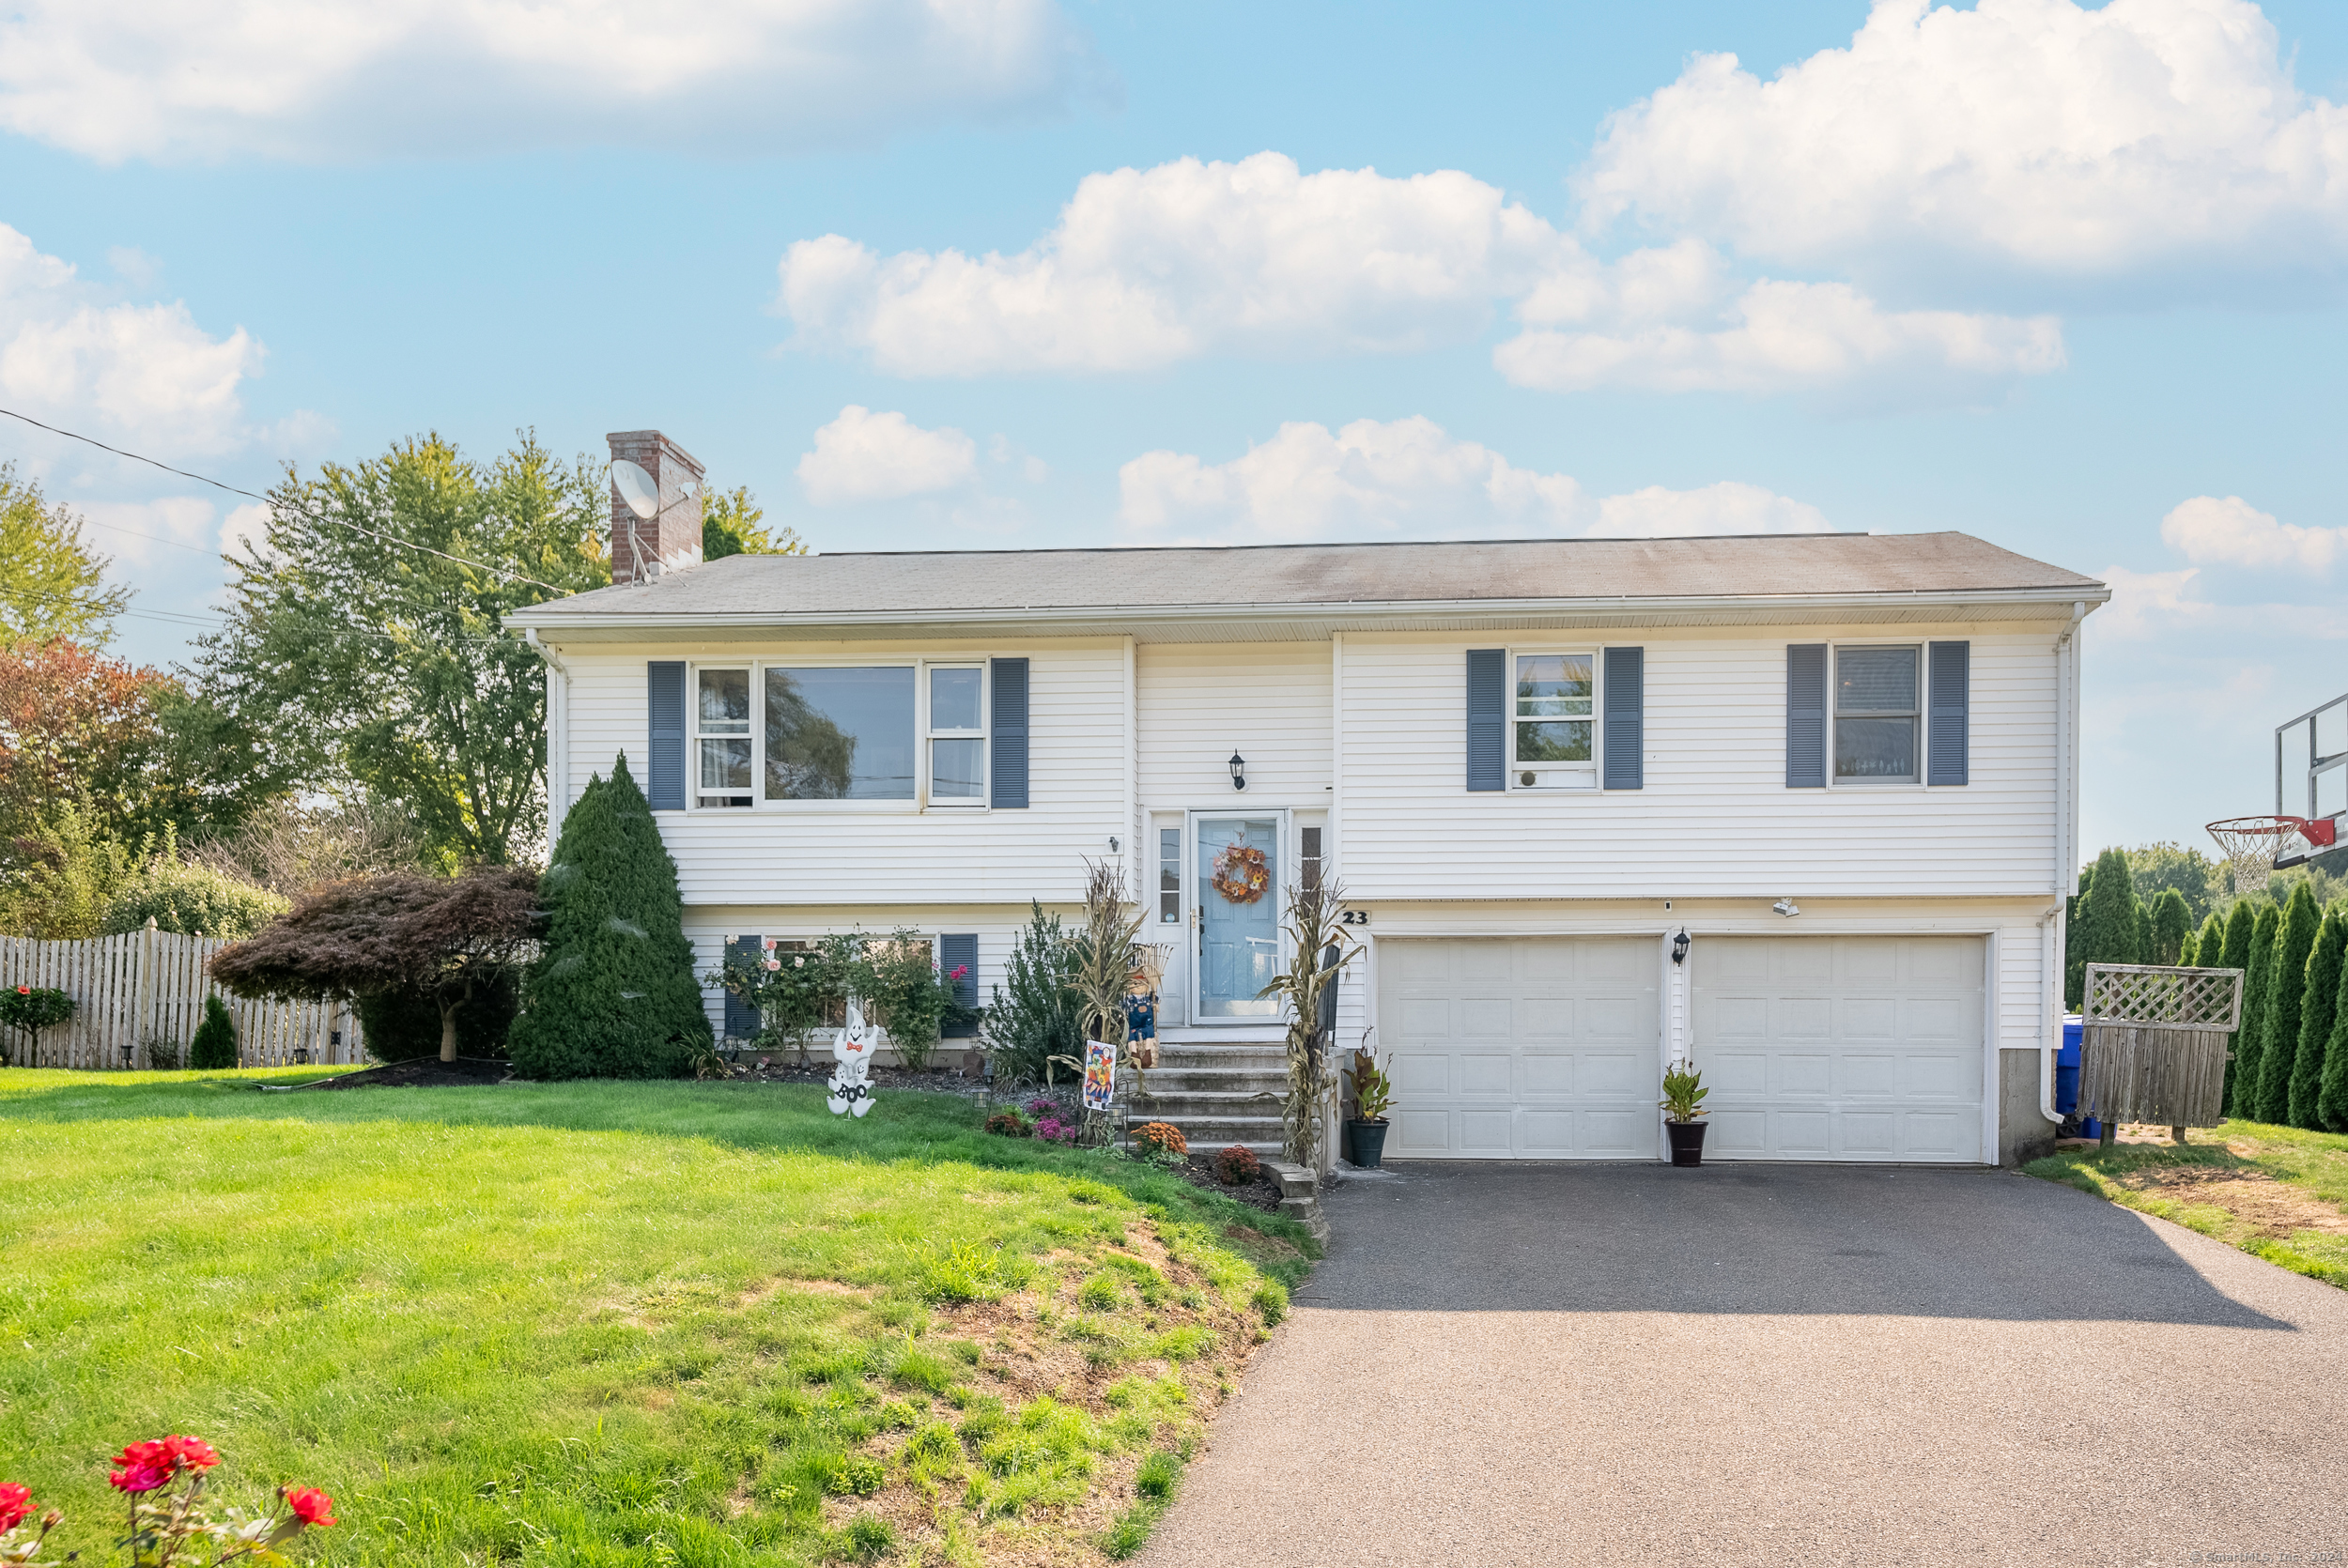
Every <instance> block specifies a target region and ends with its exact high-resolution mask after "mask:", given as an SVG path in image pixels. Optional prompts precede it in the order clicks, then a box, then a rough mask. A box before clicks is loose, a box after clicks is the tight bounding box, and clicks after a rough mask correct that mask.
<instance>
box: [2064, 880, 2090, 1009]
mask: <svg viewBox="0 0 2348 1568" xmlns="http://www.w3.org/2000/svg"><path fill="white" fill-rule="evenodd" d="M2094 886H2095V868H2094V867H2093V866H2089V867H2086V868H2084V869H2081V870H2080V872H2079V890H2078V892H2076V893H2074V894H2072V895H2071V897H2070V899H2068V901H2067V902H2066V903H2065V904H2064V906H2063V911H2062V1007H2063V1010H2064V1011H2065V1012H2074V1013H2075V1012H2077V1011H2078V1010H2079V996H2080V993H2081V991H2082V990H2083V988H2084V983H2085V979H2086V976H2087V924H2086V922H2085V921H2084V920H2082V919H2081V918H2080V912H2081V911H2082V910H2084V909H2086V907H2087V895H2088V894H2089V893H2090V892H2092V891H2093V889H2094Z"/></svg>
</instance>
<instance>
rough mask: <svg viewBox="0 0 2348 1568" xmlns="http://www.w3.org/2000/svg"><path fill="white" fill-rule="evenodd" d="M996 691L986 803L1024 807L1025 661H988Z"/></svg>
mask: <svg viewBox="0 0 2348 1568" xmlns="http://www.w3.org/2000/svg"><path fill="white" fill-rule="evenodd" d="M987 663H988V666H989V668H990V669H991V671H992V673H991V675H990V677H989V684H992V685H993V687H994V688H995V733H994V735H993V737H992V741H993V745H994V748H995V767H994V779H995V787H994V789H993V791H992V792H990V793H989V796H988V799H989V801H990V802H991V803H992V804H993V805H994V806H995V807H996V809H998V810H1000V809H1003V808H1005V807H1009V808H1011V809H1012V810H1017V811H1024V810H1026V809H1027V660H1025V659H990V660H988V661H987Z"/></svg>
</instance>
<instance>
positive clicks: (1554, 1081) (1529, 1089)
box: [1517, 1052, 1573, 1099]
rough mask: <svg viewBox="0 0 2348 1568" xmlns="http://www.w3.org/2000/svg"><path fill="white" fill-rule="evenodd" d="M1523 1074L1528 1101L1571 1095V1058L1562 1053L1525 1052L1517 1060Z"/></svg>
mask: <svg viewBox="0 0 2348 1568" xmlns="http://www.w3.org/2000/svg"><path fill="white" fill-rule="evenodd" d="M1517 1061H1518V1063H1519V1065H1520V1066H1521V1067H1522V1068H1523V1072H1524V1093H1525V1095H1526V1097H1527V1098H1528V1099H1537V1098H1540V1097H1544V1096H1550V1095H1556V1096H1565V1095H1570V1094H1572V1093H1573V1058H1572V1057H1571V1056H1570V1055H1567V1054H1565V1053H1552V1052H1540V1053H1533V1052H1527V1053H1524V1054H1523V1055H1522V1056H1520V1057H1518V1058H1517Z"/></svg>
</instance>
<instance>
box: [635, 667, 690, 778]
mask: <svg viewBox="0 0 2348 1568" xmlns="http://www.w3.org/2000/svg"><path fill="white" fill-rule="evenodd" d="M644 669H645V672H646V673H647V674H648V675H649V677H650V679H651V689H650V690H649V692H648V693H647V694H646V698H645V704H644V705H645V708H646V710H647V711H648V712H649V713H650V714H651V715H652V735H651V743H652V745H651V750H652V755H651V758H650V759H649V765H648V766H647V767H646V768H645V770H644V798H645V799H646V800H648V801H650V802H651V803H652V808H653V809H654V810H656V811H682V810H684V809H685V661H684V660H682V659H655V660H654V661H653V662H652V663H650V664H648V665H646V666H645V667H644Z"/></svg>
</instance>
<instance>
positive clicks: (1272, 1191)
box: [1166, 1154, 1280, 1214]
mask: <svg viewBox="0 0 2348 1568" xmlns="http://www.w3.org/2000/svg"><path fill="white" fill-rule="evenodd" d="M1166 1171H1167V1174H1169V1175H1172V1176H1181V1177H1182V1179H1183V1180H1184V1181H1187V1182H1189V1183H1190V1184H1191V1185H1192V1186H1193V1187H1203V1188H1205V1189H1206V1190H1207V1191H1210V1192H1220V1193H1222V1194H1223V1195H1224V1196H1225V1197H1227V1198H1229V1199H1230V1200H1231V1201H1232V1202H1234V1203H1244V1204H1245V1205H1246V1206H1247V1207H1250V1208H1260V1209H1262V1210H1263V1211H1264V1212H1265V1213H1266V1214H1276V1213H1278V1212H1279V1210H1280V1181H1279V1178H1278V1177H1277V1176H1274V1175H1273V1174H1272V1172H1271V1171H1270V1170H1269V1169H1268V1168H1267V1169H1264V1170H1261V1171H1259V1172H1258V1173H1257V1175H1256V1179H1255V1180H1253V1181H1251V1182H1248V1183H1246V1184H1244V1186H1239V1187H1227V1186H1225V1185H1224V1183H1223V1178H1222V1177H1221V1176H1217V1175H1215V1174H1214V1156H1213V1155H1212V1154H1194V1155H1192V1156H1190V1157H1189V1158H1188V1159H1186V1160H1184V1161H1182V1163H1181V1164H1180V1165H1169V1166H1167V1167H1166Z"/></svg>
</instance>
